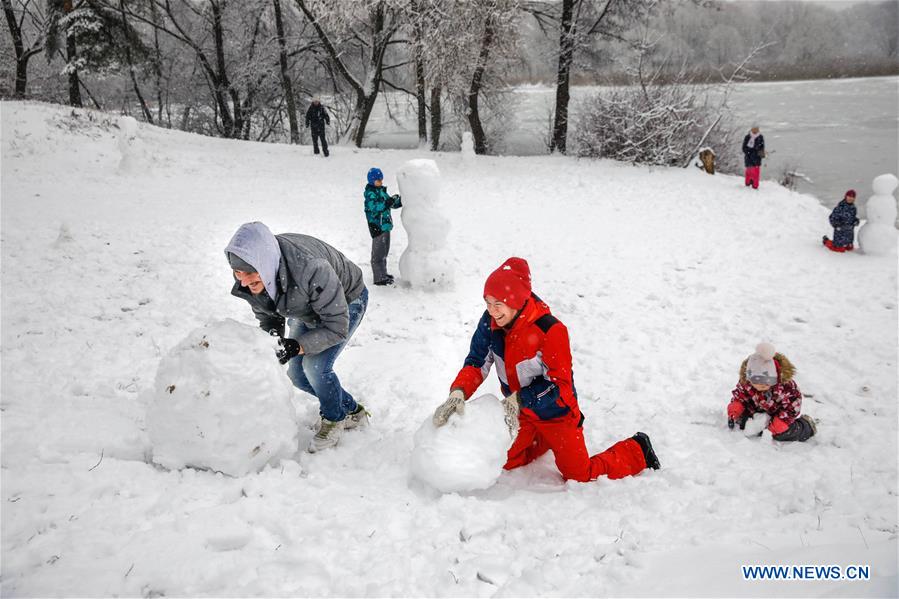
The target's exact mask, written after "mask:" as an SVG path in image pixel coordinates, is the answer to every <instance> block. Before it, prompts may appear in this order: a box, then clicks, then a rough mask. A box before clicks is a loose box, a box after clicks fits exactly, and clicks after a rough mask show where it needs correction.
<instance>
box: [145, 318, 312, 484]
mask: <svg viewBox="0 0 899 599" xmlns="http://www.w3.org/2000/svg"><path fill="white" fill-rule="evenodd" d="M271 339H272V338H271V337H270V336H269V335H267V334H265V333H264V332H263V331H262V330H261V329H259V328H256V327H252V326H249V325H245V324H241V323H239V322H237V321H236V320H231V319H227V320H220V321H215V322H210V323H207V324H206V325H205V326H203V327H200V328H198V329H196V330H194V331H193V332H191V333H190V334H189V335H188V336H187V338H185V339H184V340H183V341H182V342H181V343H179V344H178V345H177V346H175V348H174V349H172V351H171V352H169V354H168V355H167V356H165V357H164V358H163V359H162V361H161V362H160V364H159V369H158V370H157V372H156V388H155V391H154V395H153V399H152V401H151V402H150V405H149V407H148V412H147V433H148V435H149V437H150V444H151V446H152V448H153V461H154V462H156V463H157V464H160V465H161V466H164V467H166V468H171V469H177V468H183V467H185V466H193V467H196V468H208V469H211V470H216V471H220V472H224V473H225V474H230V475H232V476H243V475H245V474H247V473H249V472H258V471H259V470H260V469H261V468H262V467H263V466H264V465H265V464H267V463H269V462H273V461H275V460H277V459H279V458H282V457H290V456H292V455H293V454H294V453H295V452H296V450H297V439H296V434H297V426H296V413H295V410H294V408H293V405H292V404H291V403H290V397H291V393H292V387H291V385H290V381H289V380H288V378H287V376H286V375H285V373H284V372H283V369H282V368H280V367H279V365H278V362H277V360H275V357H274V355H273V353H274V348H273V346H272V341H271Z"/></svg>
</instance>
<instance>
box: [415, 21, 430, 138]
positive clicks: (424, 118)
mask: <svg viewBox="0 0 899 599" xmlns="http://www.w3.org/2000/svg"><path fill="white" fill-rule="evenodd" d="M423 43H424V40H423V39H422V32H421V26H420V25H416V26H415V50H414V52H415V99H416V100H417V101H418V147H420V148H424V147H425V146H427V143H428V114H427V111H428V107H427V103H426V102H425V61H424V57H423V56H422V44H423Z"/></svg>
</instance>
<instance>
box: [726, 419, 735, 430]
mask: <svg viewBox="0 0 899 599" xmlns="http://www.w3.org/2000/svg"><path fill="white" fill-rule="evenodd" d="M727 428H729V429H733V428H734V419H733V418H728V419H727Z"/></svg>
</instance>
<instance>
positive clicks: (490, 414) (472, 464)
mask: <svg viewBox="0 0 899 599" xmlns="http://www.w3.org/2000/svg"><path fill="white" fill-rule="evenodd" d="M504 416H505V413H504V411H503V407H502V403H501V402H500V401H499V400H498V399H497V398H496V397H495V396H494V395H489V394H488V395H482V396H480V397H476V398H473V399H470V400H468V401H467V402H465V412H464V413H463V414H453V415H452V416H451V417H450V419H449V421H448V422H447V423H446V424H445V425H444V426H441V427H439V428H438V427H435V426H434V423H433V422H432V419H431V417H430V416H428V418H427V420H425V422H424V423H422V425H421V427H420V428H419V429H418V432H416V433H415V440H414V447H413V449H412V459H411V469H412V475H413V476H415V477H416V478H418V479H420V480H421V481H423V482H425V483H426V484H428V485H429V486H431V487H433V488H435V489H437V490H438V491H441V492H443V493H452V492H460V491H463V492H464V491H475V490H478V489H486V488H488V487H490V486H492V485H493V484H494V483H495V482H496V480H497V479H498V478H499V476H500V474H502V471H503V465H504V464H505V463H506V454H507V452H508V451H509V447H511V445H512V439H511V438H510V437H509V429H508V427H507V426H506V423H505V418H504Z"/></svg>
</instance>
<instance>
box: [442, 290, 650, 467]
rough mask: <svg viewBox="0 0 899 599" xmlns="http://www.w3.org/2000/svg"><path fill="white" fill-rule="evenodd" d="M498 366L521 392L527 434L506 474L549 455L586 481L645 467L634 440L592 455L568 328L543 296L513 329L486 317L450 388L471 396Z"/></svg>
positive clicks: (508, 384)
mask: <svg viewBox="0 0 899 599" xmlns="http://www.w3.org/2000/svg"><path fill="white" fill-rule="evenodd" d="M493 362H496V366H497V376H498V377H499V380H500V384H501V386H502V390H503V393H504V394H505V395H509V394H511V393H513V392H516V391H517V392H518V397H519V401H520V403H521V413H520V415H519V418H518V422H519V424H520V426H521V428H520V430H519V432H518V436H517V437H516V439H515V441H514V442H513V443H512V447H511V448H510V449H509V453H508V460H507V462H506V465H505V466H504V468H505V469H506V470H511V469H513V468H518V467H519V466H524V465H525V464H528V463H530V462H532V461H534V460H535V459H537V458H538V457H540V456H541V455H543V454H544V453H546V451H547V450H550V449H551V450H552V451H553V455H554V456H555V460H556V466H557V467H558V468H559V472H561V473H562V476H563V477H564V478H566V479H572V480H577V481H581V482H586V481H590V480H594V479H596V478H598V477H600V476H603V475H607V476H608V477H609V478H613V479H614V478H623V477H625V476H630V475H633V474H637V473H638V472H640V471H641V470H643V469H644V468H646V460H645V458H644V457H643V450H642V449H641V448H640V444H639V443H637V441H635V440H634V439H627V440H625V441H619V442H618V443H616V444H614V445H613V446H612V447H610V448H609V449H607V450H605V451H603V452H602V453H599V454H596V455H594V456H592V457H590V456H589V454H588V453H587V447H586V445H585V444H584V432H583V428H582V425H583V422H584V418H583V416H582V415H581V411H580V408H579V407H578V403H577V391H576V390H575V388H574V380H573V376H572V370H571V348H570V345H569V342H568V329H567V328H566V327H565V325H564V324H562V323H561V322H559V320H557V319H556V318H555V317H554V316H553V315H552V314H550V310H549V306H547V305H546V304H545V303H543V302H542V301H541V300H540V299H539V298H538V297H537V296H536V295H533V294H531V296H530V298H529V299H528V300H527V302H526V303H525V304H524V307H523V308H522V309H521V311H520V313H519V314H518V316H517V317H516V319H515V320H514V321H513V322H512V323H511V325H509V326H508V327H506V328H503V327H499V326H498V325H497V324H496V322H495V321H494V320H493V319H492V318H491V317H490V315H489V314H488V313H487V312H484V315H483V316H482V317H481V320H480V322H479V323H478V327H477V329H476V330H475V333H474V335H473V336H472V339H471V350H470V352H469V354H468V357H467V358H466V359H465V366H463V367H462V370H460V371H459V374H458V375H457V376H456V379H455V380H454V381H453V384H452V386H451V388H452V389H461V390H462V392H463V393H464V394H465V397H466V398H468V397H471V395H472V394H473V393H474V392H475V391H476V390H477V388H478V387H479V386H480V385H481V383H482V382H483V381H484V378H485V377H486V376H487V374H489V372H490V367H491V365H492V364H493Z"/></svg>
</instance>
